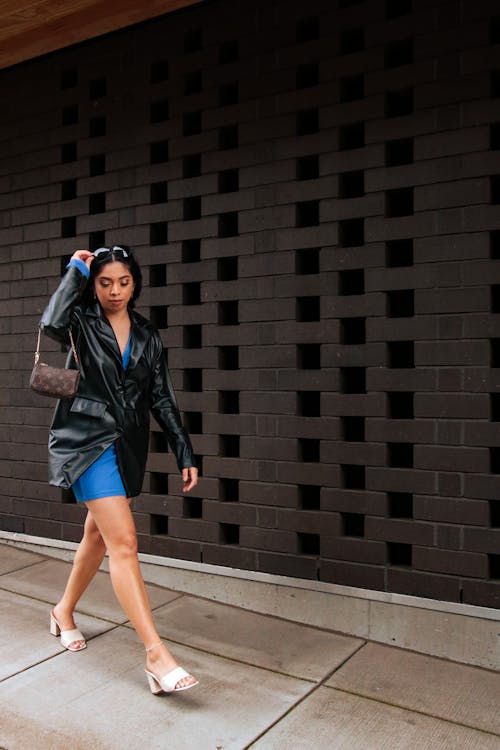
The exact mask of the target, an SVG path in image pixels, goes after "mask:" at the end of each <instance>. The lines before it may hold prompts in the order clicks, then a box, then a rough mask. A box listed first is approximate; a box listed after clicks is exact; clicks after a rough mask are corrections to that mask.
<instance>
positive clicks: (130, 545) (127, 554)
mask: <svg viewBox="0 0 500 750" xmlns="http://www.w3.org/2000/svg"><path fill="white" fill-rule="evenodd" d="M137 551H138V550H137V534H136V533H135V531H127V532H124V533H122V534H119V535H117V537H116V538H115V539H113V540H112V541H111V540H110V543H109V554H110V556H113V557H120V558H131V557H137Z"/></svg>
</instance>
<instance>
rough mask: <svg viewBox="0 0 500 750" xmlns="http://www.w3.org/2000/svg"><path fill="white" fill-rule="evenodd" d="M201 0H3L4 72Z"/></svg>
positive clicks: (0, 44)
mask: <svg viewBox="0 0 500 750" xmlns="http://www.w3.org/2000/svg"><path fill="white" fill-rule="evenodd" d="M199 2H202V0H143V2H137V0H31V2H29V1H28V2H27V3H23V4H22V6H20V5H19V2H15V1H13V0H0V68H7V67H10V66H11V65H16V64H18V63H20V62H24V61H25V60H30V59H32V58H34V57H39V56H40V55H45V54H47V53H49V52H54V51H55V50H57V49H62V48H63V47H68V46H70V45H72V44H77V43H78V42H83V41H85V40H87V39H93V38H94V37H97V36H101V35H102V34H107V33H109V32H111V31H116V30H118V29H122V28H124V27H126V26H131V25H132V24H135V23H139V22H141V21H146V20H147V19H149V18H154V17H155V16H159V15H163V14H164V13H170V12H171V11H174V10H178V9H180V8H184V7H186V6H188V5H194V4H195V3H199Z"/></svg>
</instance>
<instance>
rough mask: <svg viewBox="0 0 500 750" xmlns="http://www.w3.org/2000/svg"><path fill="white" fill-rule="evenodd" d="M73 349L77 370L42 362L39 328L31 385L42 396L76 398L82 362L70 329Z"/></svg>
mask: <svg viewBox="0 0 500 750" xmlns="http://www.w3.org/2000/svg"><path fill="white" fill-rule="evenodd" d="M69 339H70V341H71V349H72V351H73V357H74V358H75V362H76V366H77V368H78V369H77V370H68V369H67V368H64V367H52V366H51V365H46V364H45V363H44V362H40V329H38V342H37V345H36V352H35V364H34V366H33V370H32V373H31V377H30V387H31V389H32V390H34V391H36V393H40V394H41V395H42V396H52V397H54V398H74V396H75V395H76V392H77V390H78V384H79V382H80V363H79V361H78V356H77V353H76V349H75V344H74V341H73V336H72V334H71V329H70V330H69Z"/></svg>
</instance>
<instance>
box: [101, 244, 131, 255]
mask: <svg viewBox="0 0 500 750" xmlns="http://www.w3.org/2000/svg"><path fill="white" fill-rule="evenodd" d="M93 255H94V258H104V257H105V256H106V255H109V256H110V257H111V256H114V257H115V258H128V253H127V251H126V250H124V249H123V247H120V246H119V245H113V247H99V248H98V249H97V250H94V253H93Z"/></svg>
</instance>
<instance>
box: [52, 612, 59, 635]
mask: <svg viewBox="0 0 500 750" xmlns="http://www.w3.org/2000/svg"><path fill="white" fill-rule="evenodd" d="M50 634H51V635H55V636H58V635H61V628H60V627H59V625H58V624H57V620H56V618H55V617H54V615H53V614H52V613H51V615H50Z"/></svg>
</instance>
